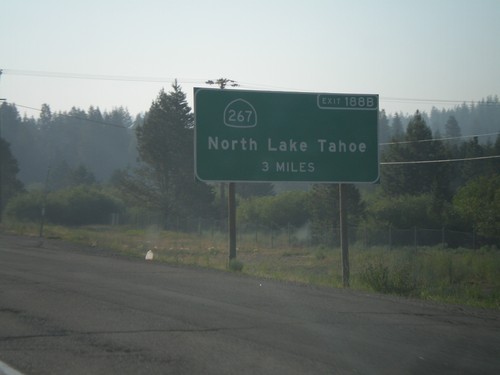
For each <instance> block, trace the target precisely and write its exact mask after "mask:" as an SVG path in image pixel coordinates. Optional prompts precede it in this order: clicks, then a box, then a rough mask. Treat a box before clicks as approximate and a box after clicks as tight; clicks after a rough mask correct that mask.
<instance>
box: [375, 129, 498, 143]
mask: <svg viewBox="0 0 500 375" xmlns="http://www.w3.org/2000/svg"><path fill="white" fill-rule="evenodd" d="M492 135H500V132H494V133H484V134H473V135H461V136H457V137H444V138H432V139H417V140H414V141H393V142H382V143H379V146H389V145H397V144H399V145H403V144H409V143H425V142H434V141H449V140H453V139H462V138H475V137H478V138H479V137H489V136H492Z"/></svg>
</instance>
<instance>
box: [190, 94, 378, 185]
mask: <svg viewBox="0 0 500 375" xmlns="http://www.w3.org/2000/svg"><path fill="white" fill-rule="evenodd" d="M378 101H379V100H378V95H371V94H366V95H365V94H313V93H295V92H272V91H244V90H220V89H204V88H195V89H194V111H195V124H196V125H195V173H196V176H197V177H198V178H199V179H201V180H204V181H230V182H239V181H249V182H257V181H259V182H266V181H302V182H346V183H347V182H351V183H361V182H372V183H373V182H376V181H377V180H378V177H379V153H378Z"/></svg>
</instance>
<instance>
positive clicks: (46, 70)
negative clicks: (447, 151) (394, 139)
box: [0, 0, 500, 116]
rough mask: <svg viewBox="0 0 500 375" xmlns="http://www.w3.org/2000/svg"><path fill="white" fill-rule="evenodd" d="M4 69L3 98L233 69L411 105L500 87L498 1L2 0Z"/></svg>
mask: <svg viewBox="0 0 500 375" xmlns="http://www.w3.org/2000/svg"><path fill="white" fill-rule="evenodd" d="M0 69H3V70H4V74H2V76H1V79H0V97H2V98H7V99H8V101H9V102H14V103H16V104H18V105H23V106H29V107H35V108H40V106H41V104H43V103H47V104H49V105H50V106H51V108H52V110H53V111H59V110H69V109H70V108H71V107H72V106H76V107H80V108H82V109H85V110H86V109H88V107H89V106H90V105H94V106H99V107H100V108H101V110H106V109H107V110H110V109H112V108H113V107H117V106H125V107H127V108H128V109H129V111H130V113H131V114H132V115H135V114H136V113H138V112H144V111H147V110H148V109H149V107H150V105H151V102H152V101H153V100H154V99H155V98H156V96H157V95H158V93H159V91H160V90H161V89H162V88H163V87H164V88H166V89H167V90H168V89H169V87H170V85H171V83H172V82H173V80H174V79H175V78H177V79H178V81H179V82H180V84H181V86H182V88H183V90H184V91H185V92H186V93H187V94H188V99H189V100H190V103H191V99H192V89H193V87H195V86H204V82H205V81H206V80H208V79H217V78H220V77H226V78H230V79H233V80H236V81H237V82H238V83H240V85H241V88H243V89H259V90H279V91H307V92H332V93H336V92H339V93H344V92H346V93H373V94H379V95H380V97H381V101H380V106H381V108H385V109H386V110H387V111H388V112H389V113H392V112H394V111H399V110H401V111H403V112H405V113H406V112H408V113H413V112H414V111H415V110H416V109H420V110H429V109H430V108H431V107H432V105H435V106H436V107H438V108H442V107H446V108H448V107H450V106H454V105H456V104H460V103H461V102H463V101H478V100H480V99H482V98H485V97H486V96H488V95H495V94H500V1H499V0H475V1H470V0H467V1H465V0H419V1H415V0H408V1H406V0H376V1H375V0H343V1H337V0H301V1H297V0H284V1H278V0H276V1H274V0H246V1H240V0H228V1H223V0H210V1H208V0H177V1H170V0H137V1H136V0H116V1H115V0H85V1H82V0H0ZM34 73H36V75H34ZM407 99H411V100H407ZM416 99H418V100H416ZM436 99H437V100H439V101H431V100H436ZM19 109H20V110H21V111H22V112H23V111H24V109H23V108H19ZM27 113H28V115H32V114H33V115H34V116H38V113H36V112H33V111H30V112H27Z"/></svg>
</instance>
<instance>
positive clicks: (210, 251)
mask: <svg viewBox="0 0 500 375" xmlns="http://www.w3.org/2000/svg"><path fill="white" fill-rule="evenodd" d="M1 229H2V231H4V232H12V233H16V234H21V235H30V236H38V233H39V227H38V226H37V225H34V224H33V225H32V224H26V223H15V224H13V223H9V224H8V225H5V224H4V225H3V227H2V228H1ZM44 236H45V237H46V238H53V239H62V240H66V241H71V242H74V243H79V244H83V245H87V246H92V247H94V248H97V249H111V250H113V251H117V252H120V253H123V254H126V255H127V256H133V257H138V258H144V257H145V254H146V252H147V251H148V250H150V249H151V250H153V252H154V254H155V256H154V261H159V262H165V263H169V264H185V265H195V266H200V267H209V268H215V269H220V270H230V271H237V272H239V273H243V274H247V275H252V276H257V277H262V278H268V279H276V280H284V281H291V282H298V283H305V284H312V285H318V286H327V287H342V267H341V257H340V249H331V248H327V247H323V246H320V247H310V246H294V247H290V246H287V245H286V244H287V241H286V239H283V240H282V241H280V238H273V241H272V242H265V241H262V242H260V243H258V242H256V241H255V236H249V237H248V238H245V237H240V238H239V239H238V242H237V245H238V248H237V259H236V260H233V261H232V262H229V261H228V250H227V237H226V235H225V234H224V233H212V232H206V233H179V232H170V231H163V230H159V229H158V228H154V227H152V228H149V229H137V228H128V227H104V226H93V227H78V228H67V227H61V226H52V225H46V226H45V228H44ZM284 244H285V245H284ZM349 258H350V276H351V277H350V285H351V288H353V289H359V290H371V291H376V292H380V293H389V294H396V295H401V296H408V297H414V298H421V299H426V300H433V301H439V302H445V303H454V304H461V305H469V306H477V307H483V308H494V309H500V272H499V271H500V251H499V250H498V249H494V248H493V249H491V248H483V249H480V250H476V251H474V250H468V249H442V248H439V247H433V248H418V249H415V248H413V247H412V248H400V249H392V250H388V249H386V248H382V247H379V248H377V247H372V248H368V249H363V248H360V247H357V246H355V245H354V246H351V247H350V249H349Z"/></svg>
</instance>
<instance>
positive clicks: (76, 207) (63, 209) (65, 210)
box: [6, 186, 123, 225]
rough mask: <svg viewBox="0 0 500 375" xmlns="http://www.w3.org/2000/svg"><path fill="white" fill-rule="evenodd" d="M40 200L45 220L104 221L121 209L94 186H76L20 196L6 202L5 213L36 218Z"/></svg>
mask: <svg viewBox="0 0 500 375" xmlns="http://www.w3.org/2000/svg"><path fill="white" fill-rule="evenodd" d="M44 199H46V203H45V207H46V210H45V212H46V214H45V215H46V219H47V221H49V222H51V223H54V224H61V225H87V224H106V223H108V222H109V218H110V215H111V214H112V213H116V212H121V211H123V207H122V204H121V202H120V201H119V200H117V199H116V198H114V197H112V196H110V195H108V194H106V193H104V192H103V191H101V190H100V189H98V188H97V187H90V186H78V187H74V188H68V189H64V190H60V191H57V192H51V193H49V194H48V195H47V196H46V198H44V196H43V193H41V192H30V193H26V194H23V195H20V196H18V197H16V198H15V199H13V200H12V201H11V202H9V205H8V208H7V210H6V212H7V215H8V216H9V217H11V218H13V219H16V220H21V221H36V220H39V219H40V215H41V208H42V205H43V200H44Z"/></svg>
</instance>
